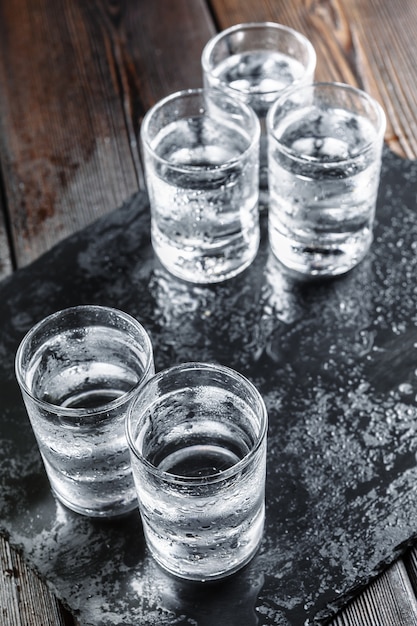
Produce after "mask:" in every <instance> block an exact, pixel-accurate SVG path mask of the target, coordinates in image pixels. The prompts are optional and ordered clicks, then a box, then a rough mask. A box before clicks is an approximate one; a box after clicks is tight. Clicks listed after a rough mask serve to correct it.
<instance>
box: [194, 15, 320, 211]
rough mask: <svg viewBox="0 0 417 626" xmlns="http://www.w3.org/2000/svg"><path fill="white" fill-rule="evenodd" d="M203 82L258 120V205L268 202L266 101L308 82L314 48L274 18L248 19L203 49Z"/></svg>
mask: <svg viewBox="0 0 417 626" xmlns="http://www.w3.org/2000/svg"><path fill="white" fill-rule="evenodd" d="M201 64H202V68H203V78H204V85H205V86H206V87H216V88H218V89H221V90H223V91H225V92H226V93H228V94H229V95H230V96H232V97H233V98H239V99H240V100H242V101H243V102H246V104H249V105H250V106H251V107H252V108H253V110H254V111H255V112H256V114H257V116H258V118H259V120H260V123H261V140H260V170H259V188H260V207H261V209H262V208H266V206H267V204H268V167H267V140H266V129H265V119H266V114H267V112H268V110H269V107H270V106H271V104H272V103H273V102H275V100H276V99H277V98H278V97H279V95H280V94H281V93H282V91H283V90H284V89H286V88H287V87H288V86H289V85H292V84H299V83H309V82H311V81H312V80H313V77H314V70H315V67H316V53H315V50H314V48H313V46H312V44H311V43H310V41H309V40H308V39H306V37H304V35H302V34H301V33H299V32H297V31H296V30H293V29H292V28H288V27H287V26H283V25H282V24H276V23H274V22H249V23H247V24H237V25H235V26H232V27H231V28H227V29H226V30H223V31H222V32H220V33H219V34H218V35H216V36H215V37H213V38H212V39H210V41H209V42H208V43H207V44H206V46H205V47H204V49H203V53H202V57H201Z"/></svg>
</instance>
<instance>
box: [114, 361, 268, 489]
mask: <svg viewBox="0 0 417 626" xmlns="http://www.w3.org/2000/svg"><path fill="white" fill-rule="evenodd" d="M193 370H194V371H197V370H204V371H206V372H209V371H212V372H221V373H223V374H225V375H226V376H228V377H229V378H234V379H235V380H236V381H238V382H239V383H241V384H243V385H244V386H245V387H247V388H248V389H249V390H250V392H251V393H252V395H253V396H254V397H255V398H256V399H257V401H258V403H259V407H260V409H261V416H260V430H259V434H258V435H257V438H256V441H255V442H254V445H253V446H252V448H251V449H250V450H249V451H248V452H247V453H246V454H245V456H244V457H243V458H241V459H239V461H238V462H237V463H235V464H234V465H232V466H231V467H229V468H227V469H226V470H224V471H221V472H216V473H215V474H210V475H209V476H181V475H179V474H174V473H172V472H167V471H165V470H161V469H159V468H158V467H156V466H155V465H153V464H152V463H151V462H150V461H148V460H147V459H146V458H145V457H144V456H143V455H142V454H141V453H140V452H139V450H138V449H137V446H136V443H135V441H134V436H133V417H134V415H133V414H134V410H135V408H136V406H137V405H138V404H139V403H140V401H141V398H142V395H143V394H144V393H146V390H147V389H148V388H149V387H151V385H154V384H157V383H158V382H159V381H160V380H162V379H163V378H164V377H166V376H167V375H168V376H173V375H174V376H175V374H177V373H179V372H186V371H193ZM183 388H186V385H184V387H183ZM152 405H153V403H149V404H148V405H147V406H152ZM144 413H145V411H142V412H141V415H142V416H143V414H144ZM267 429H268V413H267V409H266V405H265V401H264V399H263V398H262V396H261V394H260V392H259V391H258V389H257V388H256V387H255V385H254V384H253V383H252V382H251V381H250V380H249V379H248V378H246V376H244V375H243V374H241V373H240V372H238V371H236V370H234V369H232V368H230V367H227V366H225V365H219V364H217V363H205V362H201V361H190V362H187V363H181V364H179V365H174V366H172V367H169V368H167V369H164V370H161V371H160V372H158V373H157V374H155V375H154V376H152V377H151V378H150V379H148V380H147V381H146V382H145V384H144V385H143V386H142V387H141V389H140V390H139V392H138V394H137V396H136V398H135V399H134V401H133V402H132V404H131V405H130V407H129V410H128V413H127V416H126V423H125V430H126V439H127V442H128V446H129V449H130V451H131V452H132V453H133V454H134V456H135V457H136V459H137V460H138V461H139V462H140V463H141V464H142V465H143V466H144V467H145V468H146V470H147V471H148V472H150V473H151V474H152V475H153V476H155V477H157V478H159V479H160V480H163V481H164V482H167V483H171V484H177V485H183V486H187V485H189V486H190V485H212V484H215V483H218V482H222V481H224V480H227V479H229V478H231V477H232V476H234V475H235V474H237V473H239V472H240V471H242V469H244V468H245V467H246V466H247V465H248V464H249V463H250V462H251V460H252V458H253V457H254V456H255V455H256V454H257V452H258V450H259V449H260V447H261V446H262V444H263V442H264V440H265V439H266V435H267Z"/></svg>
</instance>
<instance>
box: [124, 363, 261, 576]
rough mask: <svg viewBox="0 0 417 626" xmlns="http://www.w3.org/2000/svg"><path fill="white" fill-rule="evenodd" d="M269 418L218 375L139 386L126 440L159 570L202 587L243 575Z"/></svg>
mask: <svg viewBox="0 0 417 626" xmlns="http://www.w3.org/2000/svg"><path fill="white" fill-rule="evenodd" d="M266 432H267V412H266V408H265V404H264V402H263V400H262V397H261V396H260V394H259V392H258V391H257V389H256V388H255V387H254V386H253V385H252V384H251V383H250V382H249V381H248V380H247V379H246V378H244V377H243V376H242V375H241V374H239V373H237V372H236V371H234V370H231V369H229V368H226V367H222V366H219V365H212V364H207V363H185V364H182V365H179V366H175V367H173V368H170V369H168V370H165V371H162V372H160V373H159V374H157V375H156V376H154V377H153V378H151V379H150V380H149V381H148V382H147V383H146V385H144V386H143V387H142V389H141V391H140V393H139V395H138V396H137V398H136V399H135V402H134V403H133V404H132V406H131V409H130V411H129V415H128V419H127V439H128V442H129V446H130V451H131V457H132V468H133V475H134V478H135V482H136V488H137V492H138V501H139V510H140V512H141V516H142V521H143V528H144V532H145V537H146V540H147V543H148V546H149V549H150V551H151V553H152V554H153V556H154V558H155V560H156V561H157V562H158V563H159V564H160V565H161V566H162V567H163V568H165V569H166V570H168V571H169V572H171V573H173V574H174V575H176V576H179V577H181V578H186V579H189V580H197V581H205V580H214V579H218V578H222V577H224V576H226V575H228V574H232V573H233V572H235V571H237V570H238V569H240V568H241V567H242V566H243V565H245V564H246V563H247V562H248V561H249V560H250V559H251V558H252V557H253V555H254V553H255V552H256V550H257V548H258V546H259V543H260V541H261V538H262V533H263V525H264V509H265V503H264V500H265V497H264V490H265V457H266Z"/></svg>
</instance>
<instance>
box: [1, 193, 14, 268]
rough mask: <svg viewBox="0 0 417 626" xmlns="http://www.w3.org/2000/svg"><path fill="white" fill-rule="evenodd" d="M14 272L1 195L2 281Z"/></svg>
mask: <svg viewBox="0 0 417 626" xmlns="http://www.w3.org/2000/svg"><path fill="white" fill-rule="evenodd" d="M12 271H13V262H12V253H11V249H10V245H9V237H8V234H7V229H6V221H5V209H4V208H3V206H2V198H1V195H0V280H1V279H2V278H5V277H6V276H9V274H11V273H12Z"/></svg>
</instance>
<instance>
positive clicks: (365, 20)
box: [211, 0, 417, 159]
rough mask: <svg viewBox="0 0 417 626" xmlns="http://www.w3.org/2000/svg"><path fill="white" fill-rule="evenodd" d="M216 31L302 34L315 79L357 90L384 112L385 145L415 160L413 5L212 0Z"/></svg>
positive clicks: (416, 15)
mask: <svg viewBox="0 0 417 626" xmlns="http://www.w3.org/2000/svg"><path fill="white" fill-rule="evenodd" d="M211 5H212V10H213V14H214V16H215V19H216V22H217V24H218V27H219V29H223V28H226V27H228V26H231V25H232V24H235V23H238V22H247V21H263V20H272V21H275V22H280V23H283V24H287V25H288V26H291V27H293V28H295V29H297V30H299V31H300V32H302V33H304V34H305V35H306V36H307V37H308V38H309V39H310V41H311V42H312V44H313V45H314V47H315V49H316V51H317V72H316V79H317V80H339V81H343V82H346V83H349V84H352V85H356V86H359V87H361V88H363V89H365V90H366V91H368V92H369V93H370V94H372V95H373V96H374V97H375V98H376V99H377V100H378V101H379V102H380V103H381V104H382V106H383V107H384V110H385V112H386V114H387V118H388V125H387V131H386V141H387V143H388V145H389V146H390V148H391V149H392V150H393V151H394V152H396V153H397V154H399V155H401V156H405V157H407V158H410V159H414V158H416V156H417V101H416V100H417V72H416V71H415V63H414V57H413V55H412V54H410V50H414V48H415V33H416V31H417V3H416V2H403V1H402V0H389V1H387V2H380V1H379V0H344V1H343V0H328V1H325V0H292V1H291V2H271V1H270V0H256V1H254V0H253V1H248V2H240V1H239V0H211Z"/></svg>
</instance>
